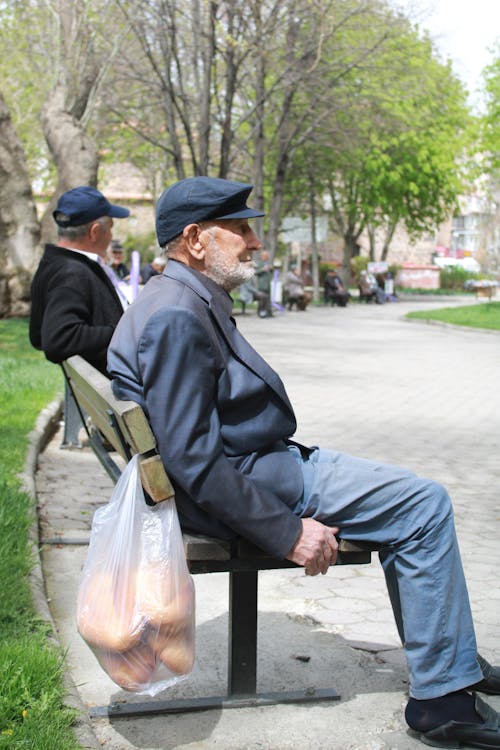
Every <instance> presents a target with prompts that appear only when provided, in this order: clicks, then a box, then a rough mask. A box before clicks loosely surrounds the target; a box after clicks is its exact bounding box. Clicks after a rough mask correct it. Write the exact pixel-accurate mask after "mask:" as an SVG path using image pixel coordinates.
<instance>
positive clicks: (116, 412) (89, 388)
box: [62, 356, 174, 502]
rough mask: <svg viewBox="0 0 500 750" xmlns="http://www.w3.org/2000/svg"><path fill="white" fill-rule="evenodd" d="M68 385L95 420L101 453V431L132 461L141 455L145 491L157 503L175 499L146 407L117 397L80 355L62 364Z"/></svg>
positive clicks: (103, 377) (102, 376) (125, 457)
mask: <svg viewBox="0 0 500 750" xmlns="http://www.w3.org/2000/svg"><path fill="white" fill-rule="evenodd" d="M62 368H63V371H64V374H65V376H66V379H67V382H68V385H69V387H70V389H71V392H72V393H73V395H74V398H75V401H76V402H77V404H78V406H79V407H80V409H82V410H83V411H84V412H85V414H86V415H88V416H89V417H90V420H91V433H90V438H91V440H93V441H94V442H93V447H94V449H96V446H97V451H96V452H98V446H99V443H100V442H101V444H102V441H100V436H99V435H96V434H95V432H94V434H92V431H95V430H98V431H99V432H100V433H101V434H102V435H103V436H104V438H105V439H106V440H107V441H108V442H109V443H111V445H112V446H113V448H114V449H115V450H116V451H117V453H119V455H120V456H121V457H122V458H123V459H124V461H128V460H129V459H130V458H131V456H132V455H135V454H136V453H138V454H139V468H140V472H141V480H142V484H143V486H144V489H145V491H146V492H147V493H148V495H149V496H150V497H151V499H152V500H153V501H154V502H162V501H163V500H168V499H169V498H172V497H173V496H174V491H173V488H172V485H171V483H170V479H169V478H168V475H167V472H166V471H165V468H164V466H163V463H162V461H161V458H160V456H159V455H158V453H157V450H156V440H155V437H154V435H153V433H152V431H151V427H150V426H149V423H148V421H147V419H146V415H145V414H144V412H143V410H142V408H141V407H140V406H139V404H137V403H136V402H135V401H121V400H119V399H117V398H115V396H114V394H113V391H112V389H111V381H110V380H108V378H107V377H106V376H105V375H103V374H102V373H100V372H99V371H98V370H96V369H95V368H94V367H92V365H90V364H89V363H88V362H86V360H84V359H83V358H82V357H80V356H74V357H69V359H67V360H66V361H65V362H63V363H62Z"/></svg>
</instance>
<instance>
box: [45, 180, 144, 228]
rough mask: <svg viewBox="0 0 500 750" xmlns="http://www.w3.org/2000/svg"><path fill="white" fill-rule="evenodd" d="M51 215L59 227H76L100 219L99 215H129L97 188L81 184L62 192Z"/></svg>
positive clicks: (123, 217) (120, 217)
mask: <svg viewBox="0 0 500 750" xmlns="http://www.w3.org/2000/svg"><path fill="white" fill-rule="evenodd" d="M52 216H53V217H54V221H55V222H56V224H58V225H59V226H60V227H78V226H81V225H82V224H89V223H90V222H91V221H95V219H100V218H101V216H111V217H112V218H113V219H125V218H126V217H127V216H130V211H129V210H128V208H123V206H115V205H113V203H110V202H109V201H108V200H107V198H105V197H104V195H103V194H102V193H100V192H99V190H96V189H95V188H93V187H87V186H82V187H76V188H73V190H68V191H67V192H66V193H63V194H62V195H61V197H60V198H59V200H58V201H57V206H56V210H55V211H54V212H53V214H52Z"/></svg>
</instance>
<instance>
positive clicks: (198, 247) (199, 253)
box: [182, 224, 205, 263]
mask: <svg viewBox="0 0 500 750" xmlns="http://www.w3.org/2000/svg"><path fill="white" fill-rule="evenodd" d="M202 231H203V230H202V228H201V227H200V225H199V224H188V225H187V227H184V231H183V232H182V236H183V237H184V243H185V247H186V248H187V250H188V252H189V255H191V256H192V257H193V258H194V259H195V260H196V261H198V263H200V262H203V260H204V259H205V245H204V243H202V241H201V239H200V235H201V233H202Z"/></svg>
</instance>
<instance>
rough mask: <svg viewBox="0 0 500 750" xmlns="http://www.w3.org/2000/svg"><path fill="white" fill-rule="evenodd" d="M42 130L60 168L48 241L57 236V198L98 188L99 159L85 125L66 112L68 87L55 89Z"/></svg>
mask: <svg viewBox="0 0 500 750" xmlns="http://www.w3.org/2000/svg"><path fill="white" fill-rule="evenodd" d="M42 127H43V133H44V136H45V139H46V141H47V145H48V147H49V149H50V153H51V154H52V157H53V159H54V163H55V165H56V168H57V188H56V192H55V194H54V195H53V197H52V199H51V201H50V203H49V205H48V206H47V209H46V211H45V213H44V216H43V218H42V239H43V241H44V242H48V241H53V240H54V239H55V237H56V226H55V224H54V221H53V219H52V211H53V210H54V208H55V205H56V203H57V199H58V198H59V196H60V195H61V194H62V193H64V192H66V190H71V188H74V187H78V186H79V185H90V186H92V187H95V186H96V185H97V169H98V166H99V156H98V153H97V146H96V144H95V143H94V141H93V140H92V139H91V138H89V136H88V135H86V134H85V133H84V131H83V128H82V125H81V123H80V122H79V121H78V120H77V119H76V118H75V117H73V115H72V114H71V113H70V112H68V111H67V110H66V109H65V88H64V86H62V85H61V84H58V85H57V86H56V87H55V88H54V89H53V91H52V93H51V94H50V96H49V97H48V99H47V101H46V103H45V105H44V107H43V110H42Z"/></svg>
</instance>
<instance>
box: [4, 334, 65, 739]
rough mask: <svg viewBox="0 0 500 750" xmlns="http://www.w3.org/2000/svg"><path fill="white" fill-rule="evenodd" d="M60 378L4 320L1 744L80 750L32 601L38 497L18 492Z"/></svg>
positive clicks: (54, 655)
mask: <svg viewBox="0 0 500 750" xmlns="http://www.w3.org/2000/svg"><path fill="white" fill-rule="evenodd" d="M62 391H63V383H62V375H61V373H60V371H59V368H58V367H56V366H55V365H52V364H50V363H49V362H47V361H46V360H45V358H44V356H43V354H41V353H40V352H37V351H35V350H34V349H33V348H32V347H31V345H30V343H29V340H28V321H27V320H0V424H1V429H0V581H1V582H2V584H1V585H2V596H1V597H0V675H1V678H0V749H1V750H4V748H5V749H7V748H8V749H9V750H17V748H32V750H77V748H78V747H79V745H78V743H77V741H76V739H75V737H74V735H73V732H72V729H71V725H72V722H73V718H74V714H73V711H71V710H69V709H68V708H66V707H65V706H64V703H63V696H64V689H63V682H62V670H63V655H62V654H61V653H59V651H58V650H57V649H55V648H54V647H53V646H52V645H50V644H49V641H48V638H47V630H48V626H47V625H46V623H44V622H43V621H41V620H40V619H39V617H38V615H37V612H36V611H35V609H34V607H33V603H32V600H31V591H30V586H29V581H28V575H29V572H30V570H31V568H32V566H33V562H34V561H33V559H32V555H31V548H30V544H29V530H30V527H31V525H32V523H33V522H34V508H33V501H32V499H31V498H30V497H29V495H27V494H26V493H25V492H22V491H21V484H20V480H19V479H18V474H19V473H20V472H21V471H22V469H23V468H24V463H25V457H26V451H27V446H28V441H27V438H28V434H29V433H30V432H31V430H32V429H33V427H34V425H35V421H36V418H37V416H38V414H39V412H40V411H41V410H42V409H43V408H44V407H45V406H47V404H48V403H50V402H51V401H52V400H53V399H54V398H55V397H56V395H57V394H59V393H62Z"/></svg>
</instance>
